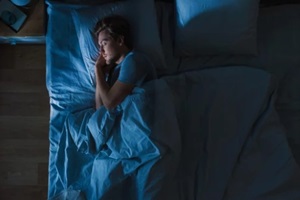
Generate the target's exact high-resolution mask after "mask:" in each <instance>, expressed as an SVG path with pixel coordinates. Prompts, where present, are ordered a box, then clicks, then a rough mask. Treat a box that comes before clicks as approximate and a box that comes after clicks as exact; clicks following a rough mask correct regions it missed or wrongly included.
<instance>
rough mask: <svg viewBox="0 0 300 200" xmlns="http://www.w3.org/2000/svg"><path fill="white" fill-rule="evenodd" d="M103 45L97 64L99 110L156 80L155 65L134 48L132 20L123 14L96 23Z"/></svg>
mask: <svg viewBox="0 0 300 200" xmlns="http://www.w3.org/2000/svg"><path fill="white" fill-rule="evenodd" d="M95 34H96V36H97V41H98V44H99V46H100V52H99V57H98V59H97V61H96V64H95V74H96V92H95V103H96V109H98V108H99V107H100V106H102V105H103V106H105V107H106V108H107V109H108V110H111V109H113V108H115V107H116V106H117V105H119V104H120V103H121V102H122V101H123V100H124V99H125V98H126V96H127V95H129V94H130V93H131V92H132V90H133V88H134V87H135V86H141V85H142V84H143V83H145V82H147V81H149V80H152V79H155V78H156V72H155V68H154V66H153V65H152V63H151V62H150V60H149V59H148V57H146V56H145V55H144V54H142V53H140V52H137V51H135V50H133V44H132V40H131V33H130V26H129V23H128V22H127V21H126V20H125V19H124V18H122V17H121V16H110V17H106V18H104V19H102V20H100V21H99V22H98V23H97V24H96V26H95Z"/></svg>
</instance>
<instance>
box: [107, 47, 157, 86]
mask: <svg viewBox="0 0 300 200" xmlns="http://www.w3.org/2000/svg"><path fill="white" fill-rule="evenodd" d="M156 78H157V76H156V71H155V68H154V66H153V64H152V62H151V61H150V60H149V58H148V57H147V56H146V55H145V54H143V53H141V52H137V51H131V52H129V53H128V54H127V55H126V57H125V58H124V59H123V61H122V62H121V63H120V64H119V65H117V66H116V67H115V69H114V72H113V74H112V77H111V81H110V85H113V84H114V83H115V81H116V80H118V81H120V82H122V83H128V84H133V85H135V86H141V85H142V84H143V83H145V82H147V81H150V80H153V79H156Z"/></svg>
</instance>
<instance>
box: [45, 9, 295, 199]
mask: <svg viewBox="0 0 300 200" xmlns="http://www.w3.org/2000/svg"><path fill="white" fill-rule="evenodd" d="M70 9H72V8H71V7H66V6H61V5H51V6H49V7H48V14H49V19H48V20H49V21H48V22H49V24H48V32H47V88H48V91H49V96H50V107H51V116H50V130H49V140H50V149H49V152H50V156H49V186H48V188H49V191H48V198H49V199H99V198H102V199H143V200H144V199H175V200H176V199H182V200H189V199H207V200H214V199H216V200H217V199H237V200H239V199H246V200H247V199H249V200H252V199H295V200H296V199H300V182H299V180H300V173H299V167H298V165H297V164H296V163H295V160H294V158H293V156H292V154H291V151H290V149H289V146H288V143H287V140H286V136H285V129H284V127H283V126H282V125H281V124H280V122H279V119H278V115H277V113H276V111H275V109H274V101H275V100H276V82H275V81H274V80H273V79H272V77H271V76H270V75H269V74H268V73H265V72H264V71H261V70H256V69H251V68H247V67H243V66H227V67H213V68H209V69H201V70H194V71H189V72H182V73H180V74H177V75H172V76H164V77H162V78H160V79H158V80H155V81H153V82H149V83H147V84H146V85H145V86H143V87H142V88H136V89H135V90H134V92H133V94H132V95H130V96H129V97H127V98H126V99H125V101H124V102H123V103H122V104H121V105H120V106H119V107H118V108H117V109H116V110H114V111H107V110H105V108H100V109H98V110H95V109H94V108H93V107H94V82H93V72H92V71H89V69H87V68H85V66H84V64H83V62H82V58H81V55H80V53H79V50H78V49H79V48H78V43H77V40H76V34H75V31H74V25H73V24H72V23H73V22H72V20H71V17H70ZM62 19H63V20H62ZM60 22H63V23H60Z"/></svg>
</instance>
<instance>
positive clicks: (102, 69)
mask: <svg viewBox="0 0 300 200" xmlns="http://www.w3.org/2000/svg"><path fill="white" fill-rule="evenodd" d="M95 68H96V72H97V74H99V73H102V74H103V75H104V74H107V73H109V70H110V68H111V67H110V66H109V65H107V64H106V61H105V59H104V57H103V55H102V54H101V53H100V55H99V56H98V58H97V60H96V63H95Z"/></svg>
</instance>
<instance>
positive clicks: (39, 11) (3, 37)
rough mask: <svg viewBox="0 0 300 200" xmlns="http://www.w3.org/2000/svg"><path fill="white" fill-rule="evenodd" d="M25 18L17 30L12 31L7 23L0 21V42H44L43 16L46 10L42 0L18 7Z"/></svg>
mask: <svg viewBox="0 0 300 200" xmlns="http://www.w3.org/2000/svg"><path fill="white" fill-rule="evenodd" d="M18 8H19V9H20V10H22V11H23V12H24V13H25V14H26V15H27V19H26V21H25V22H24V24H23V25H22V27H21V29H20V30H19V31H18V32H15V31H13V30H12V29H11V28H10V27H9V26H8V25H6V24H5V23H4V22H2V21H0V43H9V44H12V45H14V44H19V43H22V44H24V43H28V44H44V43H45V39H46V37H45V33H46V26H45V21H46V20H45V18H46V12H45V11H46V10H45V3H44V0H33V2H32V4H31V5H30V6H28V7H24V8H23V7H18Z"/></svg>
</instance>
